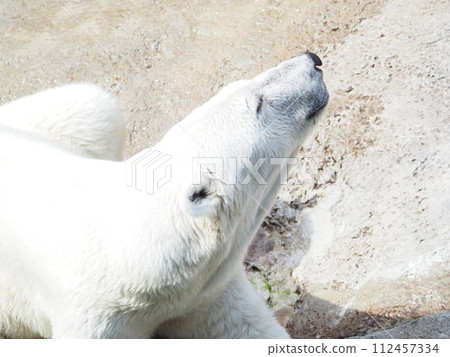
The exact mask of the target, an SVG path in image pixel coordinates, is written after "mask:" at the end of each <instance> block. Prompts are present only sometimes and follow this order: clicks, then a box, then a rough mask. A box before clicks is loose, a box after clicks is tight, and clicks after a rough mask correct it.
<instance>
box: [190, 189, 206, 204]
mask: <svg viewBox="0 0 450 357" xmlns="http://www.w3.org/2000/svg"><path fill="white" fill-rule="evenodd" d="M206 196H208V192H207V191H206V189H205V188H204V187H202V188H201V189H200V191H196V192H194V193H193V194H192V195H190V196H189V200H190V201H191V202H193V203H196V202H197V201H200V200H202V199H204V198H206Z"/></svg>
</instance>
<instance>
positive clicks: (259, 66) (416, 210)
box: [0, 0, 450, 337]
mask: <svg viewBox="0 0 450 357" xmlns="http://www.w3.org/2000/svg"><path fill="white" fill-rule="evenodd" d="M446 5H447V4H446V1H438V0H430V1H428V2H426V3H420V4H418V3H417V2H413V1H410V0H398V1H368V2H360V1H356V0H348V1H283V2H281V1H249V2H241V1H229V2H226V3H225V2H220V1H209V2H204V1H193V0H191V1H189V2H181V1H179V2H177V1H171V2H163V1H154V2H151V3H150V2H148V1H144V0H133V1H122V2H110V1H101V0H97V1H54V0H46V1H40V2H31V1H29V2H17V1H15V0H4V1H2V2H1V3H0V33H1V36H0V72H1V73H2V76H1V78H0V88H1V90H0V104H1V103H4V102H7V101H9V100H12V99H14V98H18V97H21V96H23V95H26V94H29V93H32V92H35V91H37V90H40V89H43V88H48V87H53V86H57V85H61V84H64V83H68V82H73V81H88V82H93V83H97V84H99V85H100V86H102V87H103V88H105V89H107V90H108V91H110V92H112V93H114V94H116V95H117V97H118V99H119V102H120V106H121V108H122V111H123V113H124V116H125V119H126V121H127V127H128V145H127V149H126V152H125V156H126V157H128V156H130V155H131V154H133V153H135V152H137V151H139V150H140V149H142V148H144V147H147V146H150V145H152V144H154V143H155V142H156V141H158V140H159V139H160V138H161V137H162V135H164V133H165V132H166V131H167V130H168V128H170V127H171V126H172V125H173V124H174V123H175V122H177V121H179V120H181V119H182V118H183V117H184V116H185V115H187V114H188V113H189V112H190V111H191V110H192V109H194V108H195V107H197V106H198V105H200V104H201V103H203V102H204V101H206V100H207V99H208V98H210V97H211V96H212V95H214V94H215V93H216V92H217V90H218V89H219V88H220V87H222V86H223V85H226V84H227V83H229V82H231V81H234V80H237V79H242V78H250V77H252V76H253V75H256V74H257V73H259V72H261V71H262V70H264V69H267V68H270V67H272V66H274V65H276V64H277V63H279V62H281V61H283V60H286V59H288V58H291V57H293V56H295V55H296V54H298V53H301V52H304V51H306V50H310V51H313V52H316V53H317V54H319V55H320V56H321V58H322V60H323V62H324V72H325V80H326V82H327V85H328V87H329V89H330V93H331V95H332V99H331V102H330V106H329V108H328V110H327V112H326V114H325V115H324V118H323V120H322V122H321V123H320V125H319V127H318V128H317V130H316V133H315V134H314V135H313V136H312V137H311V138H310V140H309V141H308V143H307V144H306V145H305V147H304V149H303V151H302V153H301V157H302V160H303V161H302V162H303V165H302V166H301V167H298V168H296V170H295V171H294V172H293V174H292V175H291V180H290V182H289V184H288V185H287V186H286V187H285V188H284V190H283V192H282V193H281V195H280V199H279V201H278V203H277V205H276V207H275V208H274V210H273V211H272V216H271V217H268V218H267V219H266V221H265V222H264V224H263V226H262V228H261V230H260V232H259V234H258V237H257V238H258V239H257V240H256V241H255V243H254V244H253V245H252V247H251V249H250V252H249V255H248V257H247V258H248V259H247V261H246V264H245V265H246V268H247V270H248V276H249V279H251V280H252V281H253V283H254V285H255V286H256V287H257V289H258V290H259V291H260V293H261V294H262V295H263V296H264V297H265V298H266V299H267V301H268V303H269V304H270V305H271V306H272V307H273V308H274V309H275V310H280V309H281V311H280V313H281V314H284V315H285V317H286V319H287V320H289V322H288V329H289V331H290V333H291V334H292V336H293V337H347V336H352V335H364V334H366V333H369V332H371V331H373V330H376V329H381V328H387V327H389V326H392V325H395V324H396V323H397V322H399V321H405V320H408V319H411V318H415V317H418V316H422V315H426V314H428V313H431V312H438V311H442V310H448V309H450V306H449V305H450V297H449V292H450V279H449V276H450V274H449V273H450V272H449V266H450V264H449V256H450V254H449V243H448V242H449V238H450V234H449V224H448V222H449V221H450V213H449V212H450V201H448V197H449V196H448V192H449V187H448V185H449V182H450V177H449V165H450V163H449V159H448V157H447V156H448V155H445V153H447V152H449V151H450V150H449V149H450V148H449V147H448V139H447V138H448V134H449V125H450V120H449V112H448V104H447V103H448V100H449V98H448V80H447V77H448V60H447V59H446V52H448V31H449V28H448V25H447V23H448V22H449V21H448V20H449V12H448V9H447V7H448V6H446ZM292 238H295V241H298V242H300V244H301V247H299V246H298V245H297V243H295V242H294V240H293V239H292Z"/></svg>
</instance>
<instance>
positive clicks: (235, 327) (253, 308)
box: [157, 271, 289, 338]
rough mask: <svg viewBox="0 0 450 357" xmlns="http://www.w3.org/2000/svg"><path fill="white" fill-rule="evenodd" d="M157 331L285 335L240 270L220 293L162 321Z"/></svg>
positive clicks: (221, 335)
mask: <svg viewBox="0 0 450 357" xmlns="http://www.w3.org/2000/svg"><path fill="white" fill-rule="evenodd" d="M157 331H158V332H157V335H158V336H161V337H166V338H289V335H288V333H287V332H286V330H285V329H284V328H283V327H281V326H280V324H279V323H278V322H277V320H276V319H275V317H274V316H273V314H272V312H271V311H270V310H269V308H268V307H267V305H266V303H265V302H264V300H263V299H262V298H261V297H260V296H259V295H257V294H256V291H255V290H254V288H253V286H252V285H251V284H250V282H249V281H248V280H247V277H246V276H245V273H244V271H241V272H239V273H238V274H237V275H236V276H235V277H234V278H233V280H232V281H231V282H230V283H229V284H228V286H227V288H226V289H225V290H224V292H223V295H222V296H218V297H216V298H214V297H212V298H209V299H208V300H207V301H202V303H201V304H200V305H199V306H198V307H196V308H195V309H194V310H193V311H192V312H191V313H189V314H188V315H186V316H183V317H182V318H178V319H175V320H171V321H168V322H165V323H164V324H163V325H161V326H160V327H159V328H158V330H157Z"/></svg>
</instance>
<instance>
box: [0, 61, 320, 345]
mask: <svg viewBox="0 0 450 357" xmlns="http://www.w3.org/2000/svg"><path fill="white" fill-rule="evenodd" d="M59 90H61V91H62V90H63V89H55V90H54V91H53V94H54V95H52V96H48V97H46V99H47V100H49V101H51V102H52V103H53V104H55V103H56V102H57V101H59V100H64V98H61V97H60V96H58V91H59ZM38 95H39V94H38ZM79 95H80V98H78V99H77V103H86V102H84V99H83V93H79ZM260 98H263V102H262V105H261V108H260V110H259V114H257V113H256V108H257V107H258V104H259V102H260ZM56 99H57V100H56ZM296 99H297V100H296ZM327 99H328V94H327V92H326V89H325V86H324V84H323V81H322V76H321V73H320V72H318V71H317V70H316V69H315V68H314V66H313V63H312V60H311V58H310V57H309V56H307V55H303V56H299V57H296V58H294V59H292V60H290V61H287V62H284V63H282V64H281V65H279V66H278V67H276V68H274V69H271V70H269V71H266V72H264V73H262V74H261V75H259V76H257V77H256V78H254V79H252V80H250V81H240V82H237V83H234V84H232V85H230V86H228V87H226V88H225V89H224V90H222V91H221V92H220V93H219V94H218V95H217V96H216V97H214V98H213V99H211V100H210V101H209V102H207V103H206V104H205V105H203V106H201V107H200V108H198V109H196V110H195V111H194V112H193V113H192V114H190V115H189V116H188V117H187V118H186V119H185V120H183V121H182V122H180V123H179V124H177V125H175V127H173V128H172V129H171V130H170V131H169V132H168V133H167V134H166V136H165V137H164V138H163V140H162V141H161V142H160V143H158V144H157V145H156V147H155V150H159V151H160V152H162V153H166V154H168V155H171V157H172V160H171V162H170V163H171V167H172V179H171V180H170V182H168V183H167V184H166V185H164V186H163V187H161V188H159V189H158V190H156V191H155V192H154V194H153V195H149V194H147V193H146V192H144V191H139V190H137V189H135V188H132V187H127V186H126V185H125V179H124V177H125V173H126V170H127V168H129V164H130V161H128V162H113V161H106V160H94V159H91V158H86V157H82V156H79V155H75V154H73V153H70V152H68V151H65V150H62V149H59V148H57V147H56V146H55V145H54V144H55V142H52V143H47V142H45V140H41V139H42V138H36V136H34V135H32V134H29V133H27V132H24V131H23V130H17V129H14V128H7V127H6V126H4V127H1V126H0V197H1V200H0V333H2V334H4V335H6V336H9V337H33V336H38V335H40V336H44V337H53V338H64V337H80V338H126V337H132V338H146V337H150V336H152V335H155V334H156V335H160V336H163V337H202V338H230V337H239V338H286V337H288V334H287V333H286V331H285V330H284V329H283V328H282V327H281V326H280V325H279V324H278V323H277V321H276V320H275V318H274V317H273V316H272V313H271V312H270V311H269V309H268V308H267V306H266V305H265V303H264V301H262V300H261V299H260V298H259V297H258V296H257V295H256V293H255V291H254V290H253V288H252V287H251V285H250V284H249V282H248V281H247V280H246V277H245V274H244V272H243V268H242V261H243V256H244V254H245V251H246V249H247V246H248V244H249V242H250V240H251V238H252V237H253V236H254V234H255V232H256V230H257V229H258V227H259V225H260V224H261V222H262V220H263V218H264V216H265V214H266V213H265V210H264V209H262V208H261V207H260V206H259V205H258V204H256V203H255V201H257V202H258V203H259V204H261V205H263V206H264V207H265V208H266V209H270V207H271V205H272V204H273V202H274V200H275V198H276V195H277V192H278V189H279V186H280V183H279V180H278V179H279V175H280V171H279V167H278V166H270V165H263V166H262V167H261V169H260V172H261V173H262V175H263V176H264V178H265V179H266V181H267V182H268V184H267V185H260V184H258V183H257V182H255V181H254V180H252V181H250V183H248V184H246V185H243V184H241V183H240V182H241V181H242V179H243V178H244V177H246V176H247V174H248V172H247V171H246V169H245V167H243V166H240V164H238V167H237V176H238V177H237V183H236V184H230V183H227V182H228V179H229V177H226V176H228V175H231V172H230V171H229V170H225V176H224V177H215V175H214V173H212V174H211V175H203V176H202V177H201V182H200V183H193V182H192V170H193V168H192V162H193V158H196V157H213V158H214V157H216V158H217V157H222V158H226V157H232V158H243V157H244V158H249V159H251V161H252V162H255V161H256V160H257V159H258V158H261V157H263V158H264V157H266V158H270V157H289V156H292V155H296V154H297V152H298V150H299V147H300V142H301V140H302V139H303V138H304V137H305V135H306V134H307V133H308V131H309V130H310V129H311V128H312V126H313V125H314V123H315V121H316V115H315V114H317V113H318V112H320V111H321V108H323V107H324V106H325V104H326V102H327ZM42 105H43V103H40V104H39V105H38V107H40V108H42ZM83 105H84V104H83ZM83 105H81V106H80V107H79V108H78V109H79V110H81V111H84V110H85V109H84V108H85V107H83ZM97 105H99V106H102V105H104V103H101V102H99V103H97ZM107 105H110V103H109V104H107ZM87 107H88V108H89V107H90V106H89V105H88V106H87ZM0 110H2V109H0ZM28 110H30V111H32V110H33V109H32V107H31V106H30V107H28ZM99 110H100V111H106V112H107V111H108V107H106V108H99ZM11 111H12V110H11V109H10V108H9V109H8V111H6V112H8V113H10V114H11V115H13V114H12V113H11ZM4 112H5V111H3V113H4ZM0 113H1V111H0ZM62 114H63V115H62V117H65V115H64V112H63V113H62ZM13 116H16V115H13ZM94 117H95V115H94ZM307 118H309V119H307ZM91 119H92V118H91ZM49 120H50V121H51V120H53V119H49ZM54 120H55V122H56V121H57V119H56V118H55V119H54ZM95 121H96V120H94V122H95ZM100 122H102V120H100ZM27 125H28V124H27ZM64 125H65V124H61V126H59V125H56V127H58V131H60V132H61V133H64V132H65V130H66V128H65V127H64ZM72 125H73V122H70V125H69V126H72ZM89 125H90V124H89V122H88V121H86V120H80V121H79V124H78V126H75V130H76V131H77V139H76V140H75V141H74V142H75V147H77V144H76V143H77V142H79V143H80V145H81V144H82V145H81V146H83V150H84V149H86V150H87V151H89V150H90V144H89V145H86V147H84V142H85V141H84V137H79V138H78V133H86V135H87V137H89V136H90V135H91V129H90V126H89ZM24 126H26V125H24ZM30 127H33V123H31V125H30ZM21 129H24V128H21ZM114 130H115V129H112V131H114ZM51 135H52V137H54V136H53V135H55V134H54V132H52V134H51ZM95 135H96V134H95ZM108 135H109V134H108ZM56 136H58V137H59V134H58V133H56ZM72 137H73V136H72ZM78 140H79V141H78ZM99 140H100V141H101V140H102V138H101V137H100V138H99ZM198 143H200V146H199V145H198ZM61 145H62V147H64V148H65V147H66V145H65V142H64V140H62V144H61ZM92 145H93V146H94V148H95V145H96V143H92ZM72 151H75V152H77V151H78V150H72ZM88 156H89V154H88ZM92 156H99V155H92ZM100 156H101V155H100ZM130 160H133V158H131V159H130ZM228 169H229V168H228ZM216 176H217V175H216ZM199 190H200V191H201V190H203V191H204V192H206V196H205V195H203V196H201V197H200V198H198V199H197V200H195V201H193V200H191V199H189V197H191V196H192V194H193V193H196V192H199Z"/></svg>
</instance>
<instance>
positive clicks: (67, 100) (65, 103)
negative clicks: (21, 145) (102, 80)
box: [0, 83, 125, 160]
mask: <svg viewBox="0 0 450 357" xmlns="http://www.w3.org/2000/svg"><path fill="white" fill-rule="evenodd" d="M0 125H5V126H8V127H11V128H16V129H19V130H23V131H26V132H29V133H32V134H34V135H39V136H40V138H41V139H42V140H46V141H50V142H52V143H54V144H56V145H58V146H60V147H62V148H64V149H66V150H69V151H72V152H74V153H77V154H80V155H83V156H87V157H92V158H98V159H105V160H120V159H121V158H122V156H121V155H122V149H123V143H124V135H125V125H124V120H123V117H122V114H121V112H120V109H119V106H118V104H117V102H116V100H115V98H114V97H113V96H111V95H110V94H108V93H107V92H105V91H103V90H102V89H101V88H99V87H97V86H95V85H92V84H89V83H77V84H69V85H66V86H63V87H59V88H51V89H47V90H44V91H42V92H39V93H36V94H33V95H29V96H26V97H23V98H21V99H18V100H15V101H13V102H10V103H6V104H4V105H2V106H0Z"/></svg>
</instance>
